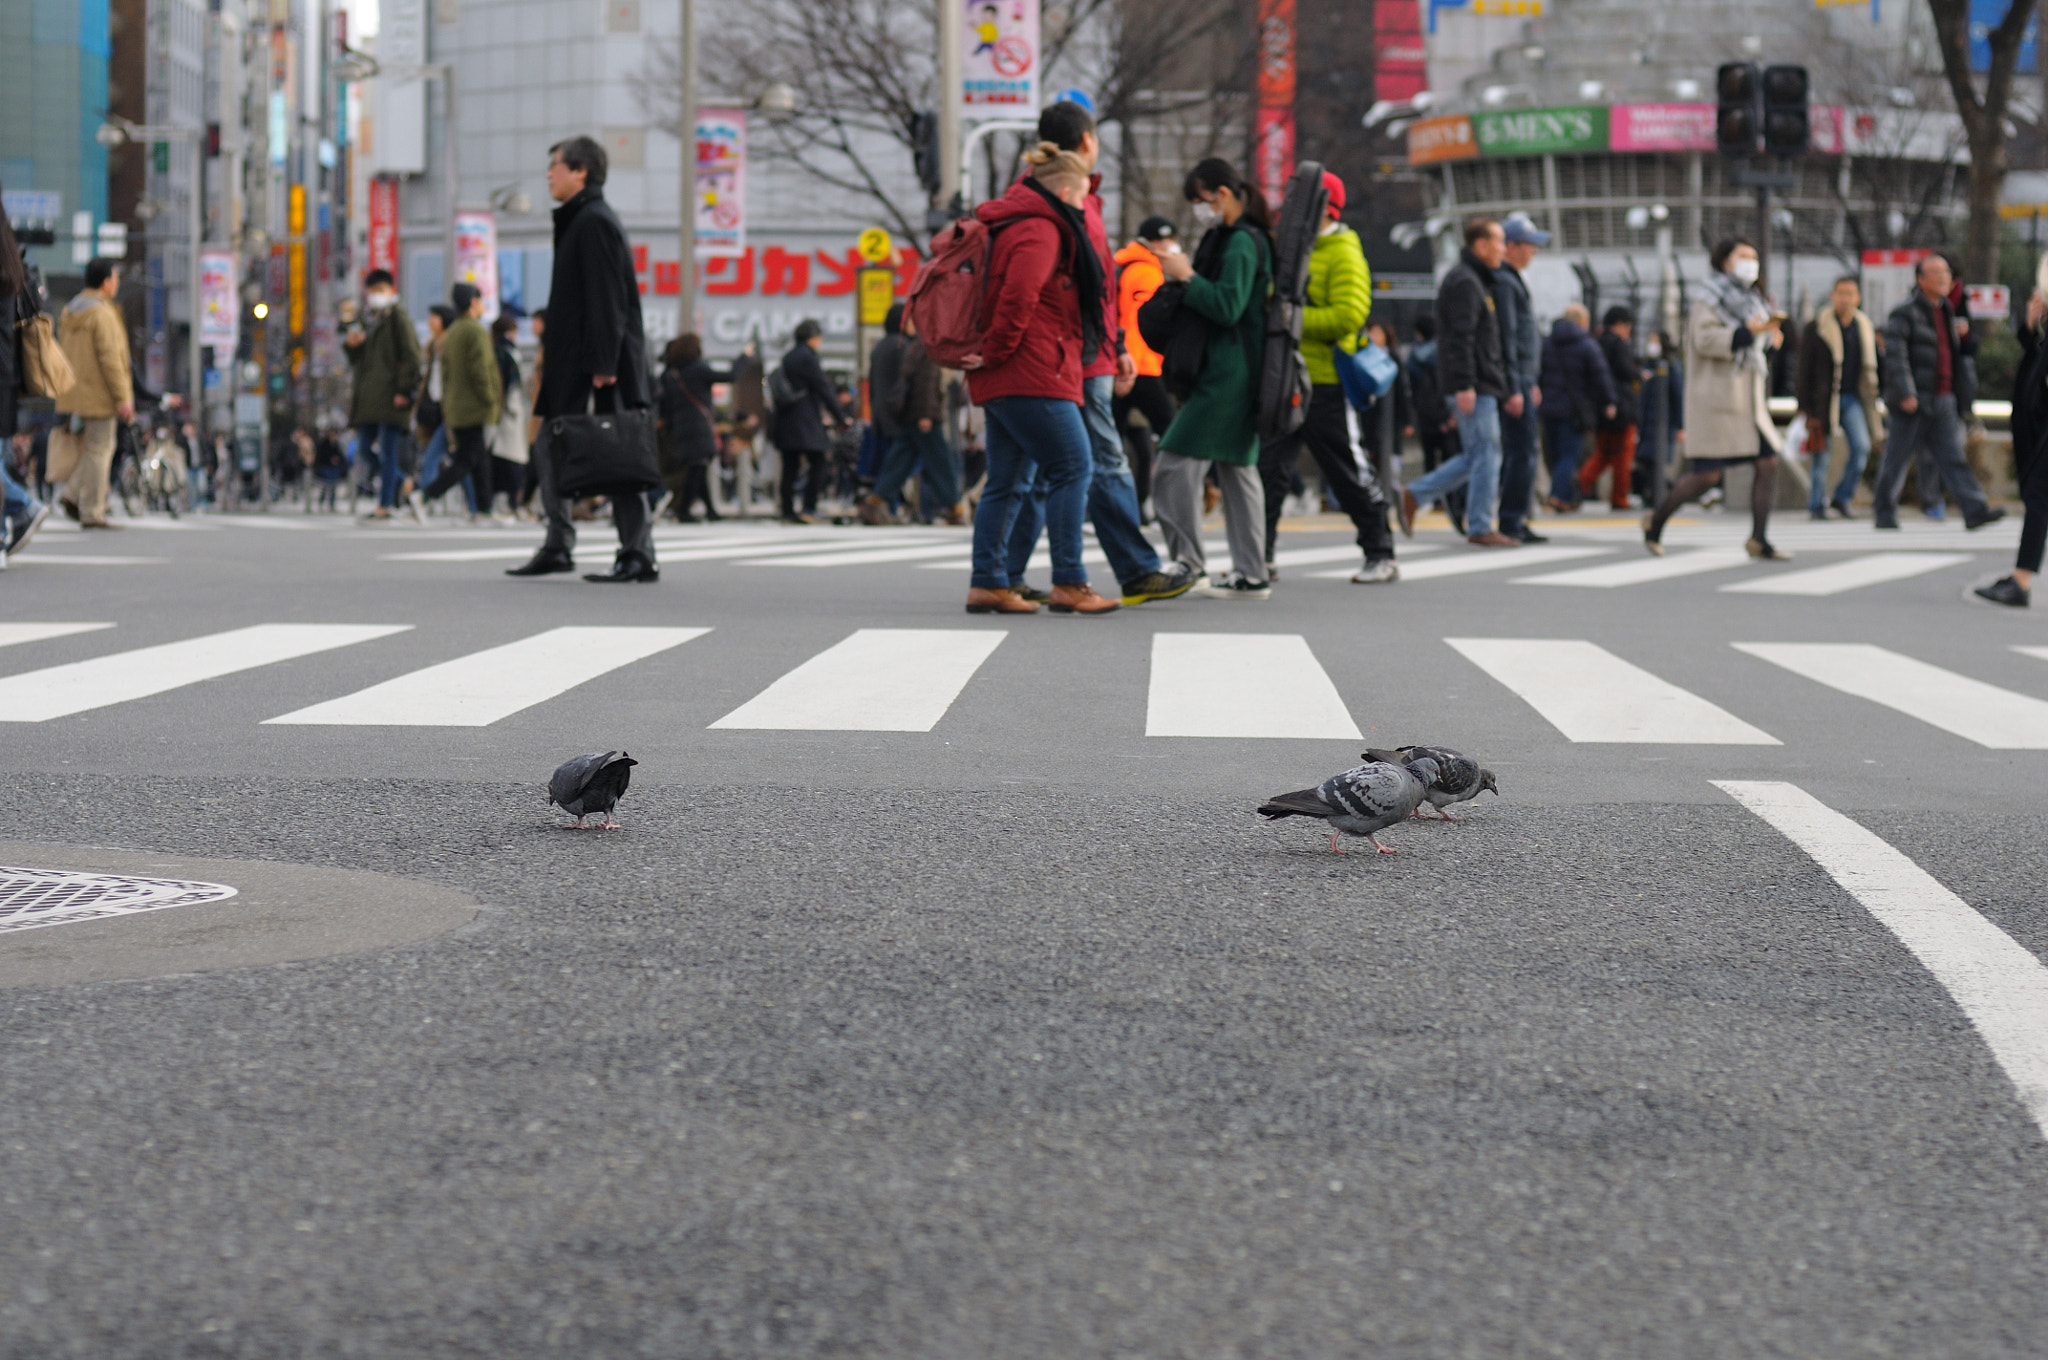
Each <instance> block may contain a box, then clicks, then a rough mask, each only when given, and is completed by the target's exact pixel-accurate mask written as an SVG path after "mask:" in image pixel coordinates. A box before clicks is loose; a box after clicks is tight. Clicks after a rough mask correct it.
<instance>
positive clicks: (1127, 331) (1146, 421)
mask: <svg viewBox="0 0 2048 1360" xmlns="http://www.w3.org/2000/svg"><path fill="white" fill-rule="evenodd" d="M1178 254H1180V231H1179V229H1178V228H1177V227H1175V226H1174V225H1173V223H1172V222H1171V221H1170V220H1168V219H1167V218H1164V217H1148V218H1146V219H1145V220H1144V221H1143V222H1140V223H1139V224H1138V234H1137V236H1136V237H1134V238H1133V239H1132V240H1131V241H1129V242H1128V243H1127V244H1126V245H1125V246H1124V248H1123V249H1122V250H1119V251H1118V252H1117V253H1116V257H1115V264H1116V299H1117V304H1116V305H1117V324H1118V325H1120V326H1121V327H1122V328H1123V333H1124V349H1125V350H1126V351H1128V352H1129V353H1130V356H1131V364H1132V367H1133V368H1135V369H1136V370H1137V372H1136V374H1135V376H1133V377H1132V379H1131V390H1130V391H1128V392H1125V393H1124V394H1123V395H1121V396H1117V397H1114V399H1113V401H1112V403H1111V414H1113V415H1114V416H1115V417H1116V425H1117V429H1119V430H1121V431H1122V432H1123V435H1124V442H1125V446H1126V447H1127V448H1129V450H1130V455H1131V490H1132V491H1133V492H1134V493H1135V494H1136V495H1137V497H1138V522H1139V523H1141V524H1150V523H1151V522H1152V458H1153V448H1154V445H1155V443H1156V442H1157V440H1158V438H1159V436H1160V435H1162V434H1164V433H1165V432H1166V427H1167V426H1169V425H1171V424H1173V397H1172V395H1171V394H1170V393H1168V392H1167V390H1166V379H1165V378H1164V377H1162V376H1161V374H1162V373H1164V371H1165V367H1166V360H1165V358H1164V357H1163V356H1161V355H1160V353H1159V352H1158V351H1157V350H1155V349H1153V348H1152V347H1151V346H1150V345H1148V344H1146V343H1145V337H1144V336H1142V335H1140V334H1139V333H1138V309H1139V308H1140V307H1143V306H1144V305H1145V304H1146V303H1147V302H1148V301H1150V300H1151V297H1152V295H1153V294H1154V293H1156V292H1158V291H1159V285H1160V284H1162V283H1164V282H1166V275H1165V274H1164V273H1163V272H1161V270H1160V268H1159V257H1160V256H1162V255H1178ZM1133 415H1135V416H1137V418H1138V419H1137V421H1136V422H1135V423H1134V422H1133V421H1132V419H1131V417H1132V416H1133Z"/></svg>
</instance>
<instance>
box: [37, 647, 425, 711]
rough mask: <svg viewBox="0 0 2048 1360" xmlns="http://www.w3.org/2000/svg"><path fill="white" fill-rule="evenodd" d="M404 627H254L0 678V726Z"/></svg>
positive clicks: (143, 695) (102, 703)
mask: <svg viewBox="0 0 2048 1360" xmlns="http://www.w3.org/2000/svg"><path fill="white" fill-rule="evenodd" d="M411 627H412V625H411V624H409V623H392V624H385V623H259V624H257V625H255V626H254V627H250V628H237V629H234V630H232V631H230V632H225V633H212V634H209V635H207V636H205V637H196V638H187V639H186V640H185V641H183V642H166V643H163V644H161V645H159V646H155V647H141V648H137V649H136V650H134V651H128V652H115V653H113V654H112V655H110V656H99V657H94V658H92V659H91V660H90V661H74V662H71V663H69V664H68V665H63V666H51V667H49V668H48V669H46V670H39V671H29V672H27V673H25V674H22V675H10V676H7V677H5V678H4V679H0V722H47V721H48V720H49V719H51V718H63V717H68V716H70V715H71V714H74V713H84V712H87V711H88V710H91V709H95V708H104V707H106V706H107V705H109V704H120V703H127V702H128V701H130V700H132V699H143V698H147V697H148V696H150V695H152V694H162V693H164V692H165V691H167V690H173V689H180V688H183V687H184V686H186V685H193V684H197V683H199V682H200V681H202V680H213V679H217V678H219V677H220V676H223V675H233V674H234V673H236V672H237V671H246V670H253V669H254V668H256V667H258V666H269V665H273V664H275V663H277V662H280V661H289V660H291V659H292V658H294V657H301V656H310V655H312V654H313V653H315V652H325V651H331V650H332V649H334V648H336V647H347V646H350V645H351V644H354V643H358V642H368V641H369V640H370V639H372V638H380V637H388V636H390V635H391V634H393V633H403V632H405V631H407V630H408V629H410V628H411Z"/></svg>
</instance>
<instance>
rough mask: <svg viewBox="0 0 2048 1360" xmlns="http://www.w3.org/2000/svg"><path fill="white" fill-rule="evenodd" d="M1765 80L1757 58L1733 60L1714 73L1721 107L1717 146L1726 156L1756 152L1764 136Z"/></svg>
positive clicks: (1717, 123) (1715, 118) (1715, 86)
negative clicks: (1754, 60) (1763, 89)
mask: <svg viewBox="0 0 2048 1360" xmlns="http://www.w3.org/2000/svg"><path fill="white" fill-rule="evenodd" d="M1762 84H1763V80H1762V77H1761V75H1760V74H1759V73H1758V71H1757V69H1756V63H1755V62H1753V61H1731V62H1728V63H1726V64H1725V65H1723V66H1722V67H1721V69H1720V70H1719V71H1717V72H1715V74H1714V89H1715V97H1716V98H1717V99H1718V100H1719V101H1720V109H1719V111H1718V112H1717V113H1716V115H1715V117H1714V146H1715V148H1716V149H1717V150H1718V151H1720V153H1721V154H1722V155H1724V156H1754V155H1755V154H1756V150H1757V142H1758V141H1759V140H1760V139H1761V136H1762V132H1763V129H1762V127H1761V126H1760V123H1761V121H1762V112H1763V109H1762V105H1763V91H1762V89H1761V88H1760V87H1761V86H1762Z"/></svg>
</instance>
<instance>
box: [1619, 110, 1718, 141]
mask: <svg viewBox="0 0 2048 1360" xmlns="http://www.w3.org/2000/svg"><path fill="white" fill-rule="evenodd" d="M1608 147H1609V149H1610V150H1613V151H1712V150H1713V149H1714V106H1713V105H1712V104H1617V105H1615V107H1614V110H1613V113H1612V114H1611V115H1610V117H1609V125H1608Z"/></svg>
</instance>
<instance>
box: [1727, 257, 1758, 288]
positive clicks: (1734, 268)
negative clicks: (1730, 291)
mask: <svg viewBox="0 0 2048 1360" xmlns="http://www.w3.org/2000/svg"><path fill="white" fill-rule="evenodd" d="M1728 272H1729V273H1730V274H1733V275H1734V276H1735V277H1736V279H1737V280H1739V281H1740V282H1742V283H1755V282H1756V279H1757V275H1759V274H1761V273H1763V272H1764V266H1763V262H1762V261H1761V260H1753V259H1743V260H1734V261H1731V262H1730V263H1729V265H1728Z"/></svg>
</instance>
